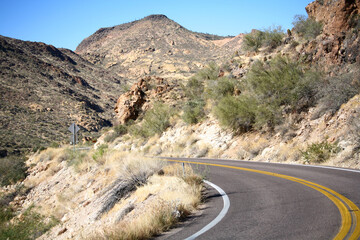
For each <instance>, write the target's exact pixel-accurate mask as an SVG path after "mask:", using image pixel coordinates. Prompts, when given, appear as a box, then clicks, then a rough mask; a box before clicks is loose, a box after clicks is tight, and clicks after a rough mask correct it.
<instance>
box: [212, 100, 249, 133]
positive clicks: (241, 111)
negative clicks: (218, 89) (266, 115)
mask: <svg viewBox="0 0 360 240" xmlns="http://www.w3.org/2000/svg"><path fill="white" fill-rule="evenodd" d="M254 107H255V102H254V101H253V99H252V98H248V97H246V96H241V97H234V96H230V95H228V96H226V97H224V98H222V99H221V100H220V102H219V103H218V104H217V105H216V106H215V108H214V114H215V116H216V117H217V118H218V119H219V121H220V124H221V125H223V126H225V127H229V128H231V129H232V130H233V131H235V132H246V131H248V130H250V129H251V127H252V125H253V123H254V120H255V114H254V111H253V108H254Z"/></svg>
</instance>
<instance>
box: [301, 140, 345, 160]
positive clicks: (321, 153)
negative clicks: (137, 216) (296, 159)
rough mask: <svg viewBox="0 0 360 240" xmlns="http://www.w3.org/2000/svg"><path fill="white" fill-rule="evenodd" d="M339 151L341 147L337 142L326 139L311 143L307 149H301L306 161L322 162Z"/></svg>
mask: <svg viewBox="0 0 360 240" xmlns="http://www.w3.org/2000/svg"><path fill="white" fill-rule="evenodd" d="M339 151H340V148H339V147H338V146H337V144H336V143H329V142H328V141H326V140H325V141H322V142H317V143H312V144H310V145H309V146H307V148H306V149H305V151H301V154H302V157H303V159H304V161H305V162H306V163H322V162H325V161H326V160H328V159H329V158H330V157H331V156H333V155H334V154H336V153H338V152H339Z"/></svg>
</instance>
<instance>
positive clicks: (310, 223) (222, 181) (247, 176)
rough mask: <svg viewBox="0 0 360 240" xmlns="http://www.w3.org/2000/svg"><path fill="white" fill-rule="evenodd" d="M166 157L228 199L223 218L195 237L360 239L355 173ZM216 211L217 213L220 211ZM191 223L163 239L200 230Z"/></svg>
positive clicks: (359, 187)
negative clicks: (201, 172)
mask: <svg viewBox="0 0 360 240" xmlns="http://www.w3.org/2000/svg"><path fill="white" fill-rule="evenodd" d="M166 159H168V160H169V161H181V162H185V163H188V164H192V165H194V167H195V168H197V167H198V168H202V167H203V168H206V172H207V177H208V180H209V181H210V182H212V183H214V184H216V185H217V186H219V187H220V188H221V189H223V191H224V192H225V193H226V194H227V196H228V197H229V199H230V207H229V210H228V212H227V213H226V215H225V216H224V217H223V219H222V220H221V221H220V222H219V223H217V224H216V225H215V226H213V227H212V228H210V229H208V230H207V231H205V232H204V233H202V234H201V235H200V236H197V237H196V239H359V238H360V211H359V207H358V206H360V171H357V170H347V169H337V168H326V167H310V166H302V165H288V164H271V163H260V162H247V161H231V160H215V159H184V158H166ZM218 198H219V199H220V198H221V195H220V194H219V196H218ZM211 201H212V200H210V202H211ZM217 201H219V200H217ZM210 205H211V203H210ZM217 209H218V212H220V211H221V207H220V208H219V207H218V208H217ZM204 215H205V216H204V217H202V218H198V219H197V221H208V222H209V221H210V220H209V219H208V218H207V217H206V210H205V212H204ZM192 225H195V224H192V223H190V224H189V225H188V226H187V227H184V229H183V230H182V231H178V232H177V233H176V234H173V235H171V236H169V237H168V238H169V239H184V238H187V237H191V236H193V235H194V234H196V233H197V232H198V231H200V230H201V229H196V228H194V227H192ZM197 225H206V223H203V224H199V223H197Z"/></svg>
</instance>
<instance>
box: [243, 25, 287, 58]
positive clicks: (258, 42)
mask: <svg viewBox="0 0 360 240" xmlns="http://www.w3.org/2000/svg"><path fill="white" fill-rule="evenodd" d="M284 36H285V34H284V31H283V30H282V28H281V26H274V27H270V28H268V29H265V30H263V31H260V30H253V31H252V32H251V33H248V34H246V35H245V36H244V39H243V49H244V50H245V51H254V52H257V51H258V50H259V49H260V48H261V47H269V48H270V49H274V48H276V47H278V46H280V45H281V44H282V39H283V37H284Z"/></svg>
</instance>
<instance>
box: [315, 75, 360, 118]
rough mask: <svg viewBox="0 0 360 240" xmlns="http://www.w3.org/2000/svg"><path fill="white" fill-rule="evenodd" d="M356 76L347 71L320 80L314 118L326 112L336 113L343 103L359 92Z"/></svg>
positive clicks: (359, 87)
mask: <svg viewBox="0 0 360 240" xmlns="http://www.w3.org/2000/svg"><path fill="white" fill-rule="evenodd" d="M354 77H355V74H354V73H347V74H342V75H339V76H335V77H329V78H327V79H325V81H322V82H320V83H319V84H318V86H317V88H318V89H317V94H316V101H317V103H318V104H317V108H316V111H315V112H314V114H313V116H312V118H313V119H316V118H319V117H321V116H322V115H323V114H325V113H326V112H330V113H331V114H334V113H335V112H336V111H337V110H339V108H340V107H341V105H342V104H344V103H346V102H347V101H349V100H350V99H351V98H352V97H354V96H355V95H356V94H358V93H359V92H360V84H359V82H356V81H354Z"/></svg>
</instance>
